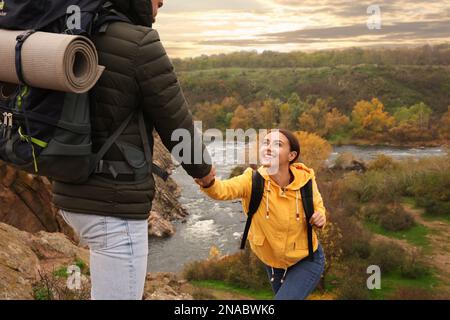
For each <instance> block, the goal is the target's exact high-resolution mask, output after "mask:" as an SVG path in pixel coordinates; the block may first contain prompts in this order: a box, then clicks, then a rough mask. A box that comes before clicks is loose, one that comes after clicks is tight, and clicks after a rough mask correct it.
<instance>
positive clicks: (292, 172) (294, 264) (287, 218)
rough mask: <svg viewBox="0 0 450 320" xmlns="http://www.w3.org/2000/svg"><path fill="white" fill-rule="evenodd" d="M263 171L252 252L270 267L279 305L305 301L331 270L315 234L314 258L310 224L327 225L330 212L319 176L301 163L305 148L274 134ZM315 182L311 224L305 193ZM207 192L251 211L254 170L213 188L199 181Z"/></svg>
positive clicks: (264, 154) (213, 181)
mask: <svg viewBox="0 0 450 320" xmlns="http://www.w3.org/2000/svg"><path fill="white" fill-rule="evenodd" d="M261 154H262V161H261V162H262V166H261V167H260V168H259V169H258V172H259V173H260V174H261V175H262V176H263V178H264V194H263V198H262V201H261V204H260V206H259V208H258V210H257V211H256V213H255V214H254V216H253V220H252V224H251V227H250V231H249V234H248V239H249V242H250V247H251V249H252V250H253V252H254V253H255V254H256V256H257V257H258V258H259V259H260V260H261V261H262V262H263V263H264V264H265V265H266V270H267V272H268V275H269V279H270V282H271V285H272V289H273V291H274V293H275V299H279V300H296V299H305V298H306V297H307V296H308V295H309V294H310V293H311V292H312V291H313V290H314V288H315V287H316V286H317V284H318V282H319V281H320V278H321V275H322V273H323V270H324V266H325V257H324V253H323V250H322V246H321V245H320V243H319V241H318V239H317V235H316V233H315V232H314V230H313V235H312V236H313V237H312V240H313V241H312V242H313V250H314V254H313V260H312V261H310V259H307V257H308V240H307V223H310V224H311V225H312V226H314V227H316V228H322V227H323V226H324V225H325V222H326V217H325V207H324V205H323V201H322V197H321V195H320V193H319V190H318V188H317V183H316V179H315V175H314V171H313V169H311V168H308V167H307V166H305V165H304V164H302V163H297V162H296V160H297V159H298V157H299V155H300V145H299V142H298V140H297V138H296V137H295V135H294V134H293V133H291V132H290V131H287V130H283V129H275V130H271V131H270V132H269V133H268V134H267V135H266V136H265V137H264V140H263V144H262V148H261ZM310 179H312V187H313V200H314V214H313V216H312V217H311V219H310V221H306V218H305V213H304V210H303V205H302V200H301V193H300V188H301V187H303V186H304V185H305V184H306V183H307V182H308V181H309V180H310ZM196 181H197V183H198V184H199V185H200V186H201V190H202V191H203V192H204V193H206V194H207V195H208V196H210V197H211V198H213V199H216V200H232V199H242V206H243V209H244V212H247V211H248V206H249V201H250V195H251V189H252V169H251V168H248V169H247V170H245V171H244V173H243V174H242V175H240V176H237V177H234V178H231V179H228V180H223V181H221V180H218V179H213V178H211V182H210V183H208V184H205V181H204V180H203V181H200V180H196Z"/></svg>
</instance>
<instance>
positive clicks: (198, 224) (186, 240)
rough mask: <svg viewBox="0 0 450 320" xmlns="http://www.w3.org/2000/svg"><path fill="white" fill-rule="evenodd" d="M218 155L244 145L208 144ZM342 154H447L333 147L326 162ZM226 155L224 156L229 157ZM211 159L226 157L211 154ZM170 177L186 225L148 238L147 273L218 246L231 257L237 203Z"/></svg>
mask: <svg viewBox="0 0 450 320" xmlns="http://www.w3.org/2000/svg"><path fill="white" fill-rule="evenodd" d="M211 148H213V149H214V150H215V152H216V153H217V154H220V151H223V152H224V151H226V152H229V151H231V152H233V149H234V148H236V149H238V150H242V149H244V148H245V145H244V144H243V143H239V144H237V145H233V144H232V143H229V144H226V146H222V145H213V143H212V144H210V145H208V149H211ZM344 152H351V153H353V154H354V155H356V156H357V157H358V158H361V159H363V160H370V159H372V158H374V157H376V156H377V155H378V154H385V155H387V156H390V157H392V158H395V159H402V158H406V157H413V158H420V157H428V156H441V155H442V156H443V155H446V154H447V152H446V150H445V149H443V148H439V147H436V148H395V147H379V146H376V147H375V146H353V145H345V146H336V147H334V150H333V152H332V154H331V156H330V159H329V160H328V161H329V163H332V162H333V161H334V159H336V157H337V156H338V155H339V154H341V153H344ZM228 154H229V153H227V155H228ZM212 157H213V160H215V159H223V158H225V157H223V156H220V157H219V155H217V156H215V155H214V154H213V155H212ZM214 163H215V165H216V169H217V176H218V177H219V178H223V179H225V178H228V176H229V174H230V172H231V170H232V168H233V167H235V166H236V164H235V163H234V162H233V161H232V159H229V160H227V161H220V162H217V161H215V162H214ZM172 177H173V178H174V179H175V181H176V182H177V183H178V185H179V186H180V187H181V188H182V195H181V197H180V199H179V200H180V202H181V203H182V205H183V206H184V207H185V208H186V209H187V211H188V212H189V216H188V218H187V221H186V222H185V223H182V222H175V223H174V225H175V227H176V229H177V231H176V233H175V235H174V236H172V237H171V238H167V239H157V238H150V240H149V241H150V242H149V260H148V271H149V272H162V271H164V272H178V271H180V270H182V268H183V266H184V265H185V264H186V263H188V262H190V261H194V260H202V259H205V258H207V257H208V255H209V250H210V248H211V246H217V247H218V248H219V249H220V250H221V252H222V253H223V254H232V253H235V252H237V251H238V250H239V238H240V235H241V233H242V231H243V229H244V224H245V216H244V214H243V212H242V207H241V204H240V202H239V201H225V202H222V201H214V200H211V199H209V198H207V197H206V196H205V195H203V194H202V193H201V192H200V190H199V187H198V186H197V185H196V184H195V183H194V181H193V180H192V178H191V177H189V176H188V175H187V174H186V173H185V171H184V170H183V169H182V168H181V167H177V169H176V170H175V171H174V173H173V175H172Z"/></svg>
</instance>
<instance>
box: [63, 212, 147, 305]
mask: <svg viewBox="0 0 450 320" xmlns="http://www.w3.org/2000/svg"><path fill="white" fill-rule="evenodd" d="M59 213H60V214H61V216H62V217H63V218H64V220H65V221H66V222H67V224H69V225H70V226H71V227H72V228H73V229H74V230H75V232H76V233H77V234H78V236H79V238H80V243H81V244H82V245H88V246H89V249H90V263H89V266H90V274H91V284H92V288H91V299H93V300H141V299H142V295H143V292H144V285H145V276H146V274H147V257H148V229H147V228H148V223H147V220H128V219H121V218H115V217H109V216H99V215H91V214H81V213H74V212H69V211H65V210H62V209H60V210H59Z"/></svg>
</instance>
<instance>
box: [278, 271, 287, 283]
mask: <svg viewBox="0 0 450 320" xmlns="http://www.w3.org/2000/svg"><path fill="white" fill-rule="evenodd" d="M287 271H288V269H285V270H284V274H283V277H282V278H281V281H280V282H281V283H284V278H286V273H287Z"/></svg>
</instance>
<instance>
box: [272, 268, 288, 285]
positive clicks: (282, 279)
mask: <svg viewBox="0 0 450 320" xmlns="http://www.w3.org/2000/svg"><path fill="white" fill-rule="evenodd" d="M270 268H271V269H272V276H271V278H270V282H274V281H275V272H274V270H273V267H270ZM287 272H288V269H284V273H283V277H281V280H280V282H281V283H284V279H285V278H286V274H287Z"/></svg>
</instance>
